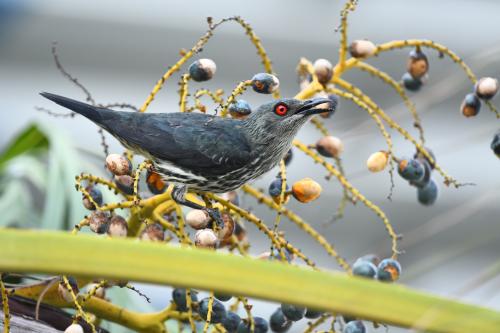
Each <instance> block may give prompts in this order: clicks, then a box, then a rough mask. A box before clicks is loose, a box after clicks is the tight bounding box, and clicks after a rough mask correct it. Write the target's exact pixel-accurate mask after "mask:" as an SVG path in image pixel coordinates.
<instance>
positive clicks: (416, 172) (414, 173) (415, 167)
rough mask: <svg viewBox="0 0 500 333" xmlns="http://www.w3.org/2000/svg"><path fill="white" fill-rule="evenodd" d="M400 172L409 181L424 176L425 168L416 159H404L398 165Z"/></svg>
mask: <svg viewBox="0 0 500 333" xmlns="http://www.w3.org/2000/svg"><path fill="white" fill-rule="evenodd" d="M398 173H399V175H400V176H401V177H403V178H404V179H406V180H408V181H418V180H420V179H422V178H423V177H424V174H425V168H424V166H423V165H422V163H420V161H419V160H416V159H411V160H409V159H402V160H401V161H400V162H399V165H398Z"/></svg>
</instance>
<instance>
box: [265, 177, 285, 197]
mask: <svg viewBox="0 0 500 333" xmlns="http://www.w3.org/2000/svg"><path fill="white" fill-rule="evenodd" d="M282 184H283V183H282V182H281V178H276V179H275V180H273V181H272V183H271V184H270V185H269V189H268V192H269V195H270V196H272V197H279V196H280V195H281V187H282ZM285 187H286V188H285V192H286V191H288V190H289V187H288V184H286V186H285Z"/></svg>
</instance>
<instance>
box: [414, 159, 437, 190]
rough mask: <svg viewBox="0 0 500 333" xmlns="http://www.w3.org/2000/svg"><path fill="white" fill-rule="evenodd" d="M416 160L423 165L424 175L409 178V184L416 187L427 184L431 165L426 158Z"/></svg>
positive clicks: (429, 179)
mask: <svg viewBox="0 0 500 333" xmlns="http://www.w3.org/2000/svg"><path fill="white" fill-rule="evenodd" d="M418 161H419V162H420V164H422V165H423V167H424V176H423V177H422V178H420V179H417V180H411V181H410V184H411V185H413V186H416V187H418V188H423V187H425V186H427V184H429V182H430V181H431V173H432V167H431V166H430V164H429V162H427V160H426V159H422V158H419V159H418Z"/></svg>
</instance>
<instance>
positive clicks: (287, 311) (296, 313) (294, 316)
mask: <svg viewBox="0 0 500 333" xmlns="http://www.w3.org/2000/svg"><path fill="white" fill-rule="evenodd" d="M281 311H283V314H284V315H285V317H287V318H288V319H290V320H293V321H298V320H301V319H302V318H304V315H305V314H306V308H305V307H302V306H296V305H291V304H281Z"/></svg>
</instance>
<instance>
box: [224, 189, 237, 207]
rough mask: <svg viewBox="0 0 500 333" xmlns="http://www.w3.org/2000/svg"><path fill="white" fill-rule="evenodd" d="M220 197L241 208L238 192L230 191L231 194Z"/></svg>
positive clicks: (226, 193) (227, 193)
mask: <svg viewBox="0 0 500 333" xmlns="http://www.w3.org/2000/svg"><path fill="white" fill-rule="evenodd" d="M220 197H221V198H222V199H224V200H227V201H229V202H231V203H232V204H234V205H236V206H239V204H240V199H239V197H238V192H236V191H229V192H225V193H222V194H221V195H220Z"/></svg>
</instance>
